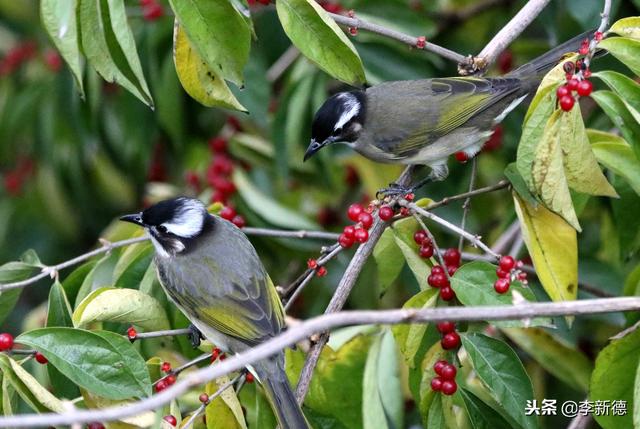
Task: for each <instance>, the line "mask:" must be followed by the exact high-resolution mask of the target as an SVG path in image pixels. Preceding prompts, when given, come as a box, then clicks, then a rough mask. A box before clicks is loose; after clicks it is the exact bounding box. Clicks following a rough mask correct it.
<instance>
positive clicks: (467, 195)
mask: <svg viewBox="0 0 640 429" xmlns="http://www.w3.org/2000/svg"><path fill="white" fill-rule="evenodd" d="M509 184H510V183H509V181H508V180H501V181H499V182H498V183H496V184H495V185H491V186H485V187H484V188H478V189H474V190H473V191H471V192H464V193H462V194H458V195H452V196H450V197H445V198H443V199H441V200H440V201H436V202H435V203H431V204H429V207H427V210H434V209H437V208H438V207H442V206H446V205H448V204H449V203H452V202H454V201H459V200H464V199H466V198H471V197H475V196H478V195H482V194H486V193H489V192H493V191H498V190H500V189H504V188H506V187H508V186H509Z"/></svg>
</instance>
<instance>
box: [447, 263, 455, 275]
mask: <svg viewBox="0 0 640 429" xmlns="http://www.w3.org/2000/svg"><path fill="white" fill-rule="evenodd" d="M456 271H458V267H456V266H455V265H447V272H448V273H449V277H453V275H454V274H455V273H456Z"/></svg>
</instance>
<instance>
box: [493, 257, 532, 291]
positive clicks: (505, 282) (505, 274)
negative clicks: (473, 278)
mask: <svg viewBox="0 0 640 429" xmlns="http://www.w3.org/2000/svg"><path fill="white" fill-rule="evenodd" d="M522 265H523V262H522V261H516V260H515V259H513V258H512V257H511V256H508V255H506V256H503V257H501V258H500V261H499V262H498V268H497V269H496V274H497V275H498V280H496V281H495V283H494V284H493V288H494V289H495V291H496V292H497V293H499V294H503V293H507V292H508V291H509V287H510V286H511V281H512V280H514V279H517V280H520V281H521V282H522V283H524V284H526V283H527V273H525V272H524V271H521V270H519V268H521V267H522Z"/></svg>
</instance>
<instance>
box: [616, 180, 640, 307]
mask: <svg viewBox="0 0 640 429" xmlns="http://www.w3.org/2000/svg"><path fill="white" fill-rule="evenodd" d="M613 184H614V186H615V187H616V190H617V191H618V193H619V194H620V199H618V200H615V201H612V202H611V208H612V209H613V223H614V225H615V229H616V232H617V235H618V241H619V243H620V256H621V258H622V260H631V257H632V256H633V254H634V253H635V252H636V251H637V250H638V249H640V222H638V213H640V195H638V194H637V193H636V192H635V191H634V190H633V189H632V188H631V186H630V185H629V184H628V183H627V182H625V181H624V179H622V178H621V177H620V176H613ZM626 316H627V317H628V316H629V314H626Z"/></svg>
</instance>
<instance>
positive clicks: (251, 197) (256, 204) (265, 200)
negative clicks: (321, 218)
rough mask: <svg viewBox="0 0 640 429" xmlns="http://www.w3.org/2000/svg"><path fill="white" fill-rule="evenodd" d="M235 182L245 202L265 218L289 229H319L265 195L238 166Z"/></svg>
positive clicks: (235, 171) (234, 174)
mask: <svg viewBox="0 0 640 429" xmlns="http://www.w3.org/2000/svg"><path fill="white" fill-rule="evenodd" d="M233 182H234V183H235V184H236V186H237V187H238V192H239V193H240V196H242V199H243V201H244V202H246V203H247V205H248V206H249V207H250V208H251V209H252V210H253V211H255V212H256V213H257V214H259V215H260V216H261V217H262V218H263V219H264V220H266V221H267V222H269V223H271V224H272V225H275V226H280V227H283V228H287V229H317V228H318V226H317V225H316V224H315V223H314V222H311V221H310V220H308V219H307V218H305V217H304V216H302V215H300V214H299V213H298V212H296V211H295V210H292V209H289V208H288V207H285V206H283V205H280V204H279V203H278V202H277V201H275V200H274V199H273V198H272V197H270V196H267V195H265V194H264V193H262V191H260V190H259V189H258V188H256V187H255V185H254V184H253V183H251V181H250V180H249V178H248V177H247V175H246V174H244V173H243V172H242V171H240V169H239V168H236V169H235V170H234V172H233Z"/></svg>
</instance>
